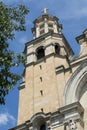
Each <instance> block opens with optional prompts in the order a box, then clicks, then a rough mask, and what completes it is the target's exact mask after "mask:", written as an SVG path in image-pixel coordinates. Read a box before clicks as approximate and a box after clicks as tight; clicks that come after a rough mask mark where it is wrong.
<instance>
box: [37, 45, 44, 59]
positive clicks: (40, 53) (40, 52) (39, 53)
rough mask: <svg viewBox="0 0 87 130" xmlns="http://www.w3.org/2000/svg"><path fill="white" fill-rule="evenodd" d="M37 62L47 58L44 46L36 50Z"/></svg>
mask: <svg viewBox="0 0 87 130" xmlns="http://www.w3.org/2000/svg"><path fill="white" fill-rule="evenodd" d="M36 56H37V60H40V59H42V58H44V57H45V50H44V47H43V46H40V47H38V48H37V49H36Z"/></svg>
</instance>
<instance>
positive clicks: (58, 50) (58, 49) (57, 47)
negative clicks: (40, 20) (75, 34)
mask: <svg viewBox="0 0 87 130" xmlns="http://www.w3.org/2000/svg"><path fill="white" fill-rule="evenodd" d="M55 53H56V54H58V55H59V54H60V47H59V45H55Z"/></svg>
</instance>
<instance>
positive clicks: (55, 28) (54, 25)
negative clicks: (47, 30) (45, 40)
mask: <svg viewBox="0 0 87 130" xmlns="http://www.w3.org/2000/svg"><path fill="white" fill-rule="evenodd" d="M53 28H54V33H58V30H57V24H56V23H54V24H53Z"/></svg>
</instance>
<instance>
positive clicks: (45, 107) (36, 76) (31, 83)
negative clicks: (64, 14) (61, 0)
mask: <svg viewBox="0 0 87 130" xmlns="http://www.w3.org/2000/svg"><path fill="white" fill-rule="evenodd" d="M42 30H43V31H42ZM61 30H62V25H61V24H59V22H58V18H57V17H55V16H52V15H49V14H46V10H45V13H44V14H43V15H41V16H40V17H38V18H37V19H36V20H35V21H34V28H33V29H32V32H33V35H34V39H33V40H32V41H30V42H28V43H26V45H25V50H24V53H25V54H26V56H27V62H26V65H25V70H24V77H23V82H22V83H21V84H20V88H19V93H20V96H19V108H18V125H17V127H15V128H12V129H11V130H49V129H50V130H86V129H87V119H86V117H87V103H86V97H87V30H85V31H84V32H83V34H82V35H80V36H78V37H77V38H76V40H77V42H78V43H79V44H80V46H81V51H80V54H79V56H78V57H76V58H73V56H74V53H73V50H72V49H71V47H70V45H69V43H68V42H67V40H66V38H65V37H64V35H63V34H62V31H61Z"/></svg>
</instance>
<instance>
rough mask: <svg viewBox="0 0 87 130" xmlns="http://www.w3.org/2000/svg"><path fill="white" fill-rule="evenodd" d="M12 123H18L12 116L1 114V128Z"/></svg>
mask: <svg viewBox="0 0 87 130" xmlns="http://www.w3.org/2000/svg"><path fill="white" fill-rule="evenodd" d="M9 122H10V123H12V124H15V123H16V119H15V118H14V117H13V116H12V115H10V114H9V113H1V114H0V126H1V125H7V123H9Z"/></svg>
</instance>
